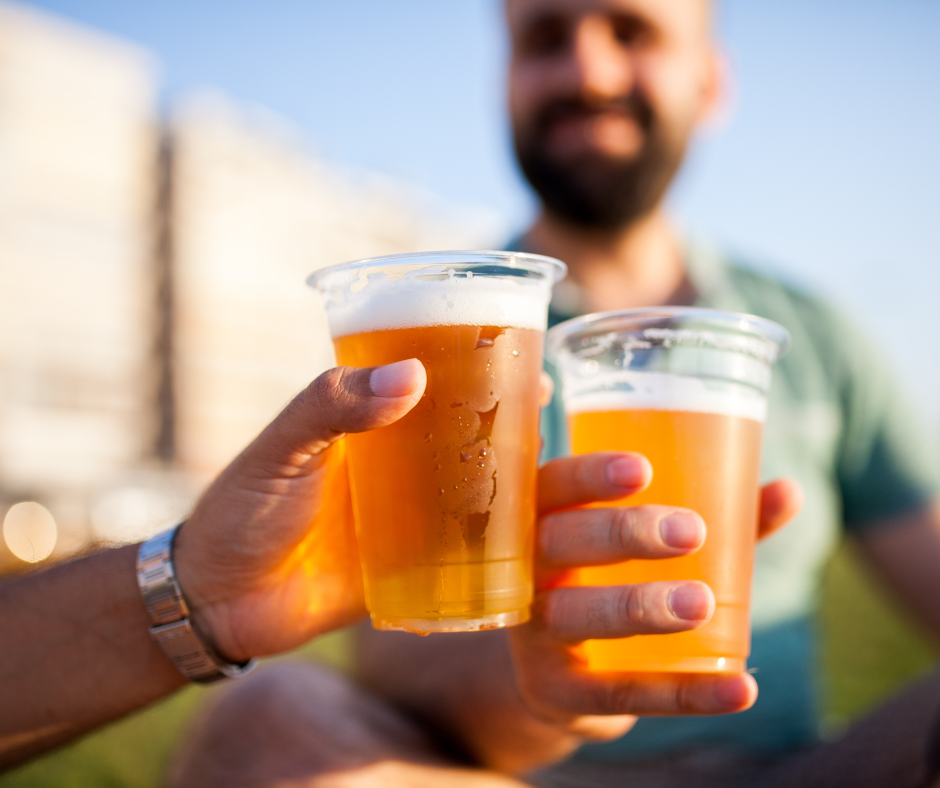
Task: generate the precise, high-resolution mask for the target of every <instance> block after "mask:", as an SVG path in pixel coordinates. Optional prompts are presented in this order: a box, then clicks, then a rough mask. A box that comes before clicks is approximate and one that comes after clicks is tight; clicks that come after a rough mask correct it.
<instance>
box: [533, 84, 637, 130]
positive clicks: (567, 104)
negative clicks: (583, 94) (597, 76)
mask: <svg viewBox="0 0 940 788" xmlns="http://www.w3.org/2000/svg"><path fill="white" fill-rule="evenodd" d="M602 113H610V114H617V115H627V116H629V117H631V118H633V119H634V120H635V121H636V122H637V124H638V125H639V126H640V128H641V129H642V130H643V131H649V130H650V128H651V127H652V125H653V121H654V119H655V115H654V113H653V109H652V107H650V105H649V103H648V102H647V101H646V100H645V99H644V98H643V97H641V96H639V95H637V94H634V93H631V94H629V95H627V96H622V97H617V98H613V99H605V100H597V101H592V100H587V99H583V98H580V97H576V96H570V97H566V98H560V99H555V100H554V101H551V102H549V103H547V104H545V106H543V107H542V108H541V109H540V110H539V111H538V112H537V113H536V115H535V117H534V119H533V120H534V122H533V128H534V130H535V131H536V133H538V134H544V133H545V132H546V131H547V130H548V129H549V127H550V126H552V125H553V124H554V123H556V122H557V121H559V120H567V119H568V118H578V117H584V116H586V115H599V114H602Z"/></svg>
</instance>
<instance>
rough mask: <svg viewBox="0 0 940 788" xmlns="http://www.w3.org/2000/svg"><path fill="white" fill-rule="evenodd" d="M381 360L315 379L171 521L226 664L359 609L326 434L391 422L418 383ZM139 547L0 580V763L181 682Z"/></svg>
mask: <svg viewBox="0 0 940 788" xmlns="http://www.w3.org/2000/svg"><path fill="white" fill-rule="evenodd" d="M380 370H381V371H379V370H376V371H373V370H372V369H362V370H353V369H345V370H343V369H337V370H331V371H329V372H327V373H324V374H323V375H321V376H320V377H319V378H317V380H315V381H314V382H313V383H312V384H311V385H310V386H309V387H308V388H307V389H306V390H305V391H304V392H302V393H301V394H300V395H298V396H297V397H296V398H295V399H294V400H293V402H291V404H290V405H289V406H288V407H287V408H286V409H285V410H284V411H283V412H282V413H281V414H280V415H279V416H278V417H277V418H276V419H275V420H274V421H273V422H272V423H271V424H270V425H269V426H268V427H267V428H266V429H265V430H264V431H263V432H262V433H261V434H260V435H259V436H258V438H256V439H255V441H254V442H252V444H251V445H250V446H249V447H248V448H246V449H245V451H244V452H242V454H241V455H239V456H238V457H237V458H236V459H235V460H234V461H233V462H232V464H231V465H229V467H228V468H226V469H225V470H224V471H223V472H222V473H221V474H220V476H219V477H218V479H216V480H215V482H213V484H212V485H211V486H210V487H209V489H208V490H207V491H206V492H205V493H204V495H203V496H202V497H201V499H200V501H199V503H198V504H197V505H196V508H195V510H194V511H193V513H192V515H191V516H190V517H189V518H188V519H187V521H186V523H185V524H184V525H183V527H182V528H181V529H180V531H179V533H178V536H177V540H176V545H175V548H174V558H175V565H176V570H177V576H178V578H179V582H180V585H181V587H182V589H183V593H184V595H185V596H186V599H187V602H188V603H189V607H190V610H191V619H192V622H193V624H194V626H195V627H196V629H197V631H198V632H199V633H200V634H201V636H202V637H203V638H204V639H205V640H206V641H208V642H209V643H211V644H212V645H213V647H214V648H215V650H216V651H217V652H218V653H220V654H221V655H222V656H223V657H224V658H226V659H228V660H230V661H233V662H242V661H245V660H247V659H248V658H250V657H257V656H264V655H266V654H273V653H277V652H280V651H285V650H287V649H290V648H293V647H295V646H298V645H300V644H302V643H304V642H306V641H307V640H309V639H310V638H312V637H315V636H316V635H318V634H320V633H322V632H325V631H328V630H329V629H332V628H335V627H337V626H342V625H345V624H348V623H351V622H352V621H355V620H356V619H357V618H360V617H361V616H362V615H364V614H365V609H364V607H363V601H362V589H361V578H360V575H359V563H358V555H357V553H356V549H355V540H354V537H353V535H352V531H351V527H352V526H351V520H350V518H349V517H348V495H347V490H346V487H345V485H344V484H342V482H343V480H344V479H345V473H344V472H341V467H342V466H341V462H342V448H341V446H342V444H339V445H335V446H334V444H335V443H336V441H337V440H338V439H339V438H340V437H342V435H343V434H344V433H345V432H359V431H364V430H367V429H374V428H376V427H380V426H383V425H385V424H388V423H391V422H392V421H395V420H396V419H398V418H400V417H401V416H403V415H404V414H405V413H407V412H408V411H409V410H410V409H411V408H412V407H413V406H414V404H415V403H416V402H417V401H418V399H419V398H420V397H421V395H422V393H423V391H424V386H425V382H426V378H425V373H424V368H423V367H422V366H421V365H420V363H418V362H417V361H414V360H411V361H405V362H399V363H398V364H393V365H389V366H388V367H384V368H380ZM373 372H375V374H373ZM136 549H137V546H134V545H132V546H127V547H121V548H117V549H112V550H105V551H102V552H100V553H98V554H95V555H90V556H87V557H85V558H81V559H79V560H76V561H73V562H70V563H67V564H63V565H60V566H56V567H53V568H51V569H49V570H47V571H44V572H38V573H34V574H29V575H24V576H22V577H18V578H15V579H12V580H7V581H6V582H4V583H3V584H0V627H2V629H0V632H2V634H0V644H2V649H0V769H3V768H5V767H9V766H12V765H14V764H16V763H19V762H21V761H23V760H25V759H27V758H29V757H32V756H34V755H36V754H38V753H40V752H43V751H44V750H47V749H49V748H51V747H54V746H57V745H59V744H62V743H64V742H67V741H69V740H71V739H73V738H75V737H76V736H79V735H81V734H82V733H84V732H86V731H89V730H91V729H92V728H95V727H98V726H100V725H102V724H104V723H106V722H109V721H111V720H114V719H116V718H118V717H120V716H122V715H124V714H127V713H129V712H131V711H133V710H134V709H137V708H139V707H141V706H143V705H146V704H147V703H150V702H153V701H155V700H157V699H158V698H160V697H162V696H164V695H166V694H168V693H170V692H172V691H173V690H175V689H176V688H178V687H180V686H181V685H183V684H184V683H185V680H184V679H183V678H182V677H181V676H180V674H179V673H177V672H176V670H175V668H174V667H173V666H172V664H171V663H170V662H169V661H168V660H167V659H166V657H164V655H163V653H162V652H161V651H160V649H159V648H158V647H157V646H156V644H155V643H154V642H153V641H152V640H151V638H150V634H149V631H148V630H149V626H150V622H149V620H148V617H147V614H146V611H145V609H144V607H143V603H142V601H141V598H140V593H139V591H138V589H137V584H136V575H135V556H136Z"/></svg>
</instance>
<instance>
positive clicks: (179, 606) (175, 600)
mask: <svg viewBox="0 0 940 788" xmlns="http://www.w3.org/2000/svg"><path fill="white" fill-rule="evenodd" d="M182 524H183V521H180V522H178V523H176V524H175V525H173V526H172V527H171V528H170V529H168V530H166V531H163V532H162V533H159V534H157V535H156V536H154V537H153V538H152V539H148V540H147V541H146V542H143V543H142V544H141V546H140V549H139V550H138V551H137V585H138V586H139V588H140V595H141V596H142V597H143V600H144V606H145V607H146V608H147V613H148V615H149V616H150V621H151V623H152V624H153V626H151V627H150V636H151V637H152V638H153V639H154V640H155V641H156V643H157V645H158V646H160V649H161V650H162V651H163V653H164V654H166V656H167V658H168V659H169V660H170V661H171V662H172V663H173V664H174V666H176V669H177V670H178V671H179V672H180V673H182V674H183V675H184V676H185V677H186V678H188V679H190V680H191V681H198V682H200V683H203V684H206V683H210V682H213V681H218V680H219V679H223V678H236V677H238V676H244V675H245V674H246V673H248V671H250V670H251V669H252V668H254V666H255V665H256V664H257V660H255V659H250V660H248V662H245V663H243V664H241V665H239V664H236V663H231V662H226V661H225V660H223V659H222V658H221V657H220V656H219V655H218V654H217V653H216V651H215V650H214V649H213V648H212V647H211V646H210V645H209V644H208V643H206V642H205V641H204V640H203V639H202V638H201V637H200V636H199V634H198V633H197V632H196V630H195V629H194V628H193V625H192V623H191V622H190V620H189V607H188V606H187V604H186V599H185V598H184V597H183V592H182V590H181V589H180V586H179V583H178V582H177V580H176V571H175V569H174V567H173V540H174V539H175V537H176V533H177V531H179V529H180V526H181V525H182Z"/></svg>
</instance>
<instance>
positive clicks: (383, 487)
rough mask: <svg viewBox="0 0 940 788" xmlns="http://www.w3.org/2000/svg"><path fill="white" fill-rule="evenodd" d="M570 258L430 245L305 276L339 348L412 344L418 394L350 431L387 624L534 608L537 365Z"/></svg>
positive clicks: (367, 555) (373, 603)
mask: <svg viewBox="0 0 940 788" xmlns="http://www.w3.org/2000/svg"><path fill="white" fill-rule="evenodd" d="M564 273H565V266H564V264H563V263H560V262H558V261H557V260H553V259H551V258H547V257H540V256H537V255H527V254H515V253H509V252H431V253H426V254H414V255H394V256H391V257H383V258H375V259H371V260H361V261H357V262H353V263H348V264H345V265H341V266H336V267H333V268H327V269H324V270H322V271H319V272H317V273H316V274H314V275H313V276H312V277H311V278H310V280H309V281H310V283H311V284H312V285H313V286H314V287H316V288H317V289H318V290H319V291H320V293H321V295H322V298H323V302H324V305H325V307H326V313H327V318H328V320H329V325H330V333H331V334H332V336H333V342H334V346H335V349H336V358H337V362H338V363H339V364H342V365H346V366H354V367H371V366H376V365H380V364H389V363H391V362H394V361H401V360H404V359H408V358H417V359H419V360H420V361H421V363H422V364H423V365H424V367H425V370H426V372H427V378H428V383H427V388H426V390H425V394H424V396H423V397H422V398H421V400H420V401H419V403H418V404H417V405H416V406H415V407H414V409H413V410H412V411H410V412H409V413H408V414H407V415H406V416H404V417H403V418H402V419H401V420H399V421H397V422H395V423H394V424H391V425H389V426H386V427H383V428H381V429H378V430H374V431H371V432H366V433H360V434H351V435H348V436H347V437H346V438H345V441H346V449H347V456H348V467H349V480H350V487H351V491H352V500H353V512H354V516H355V521H356V533H357V537H358V540H359V553H360V559H361V561H362V572H363V583H364V587H365V595H366V605H367V607H368V609H369V612H370V613H371V615H372V622H373V625H374V626H375V627H377V628H379V629H403V630H407V631H411V632H419V633H428V632H459V631H470V630H478V629H489V628H493V627H502V626H510V625H513V624H518V623H521V622H523V621H525V620H527V619H528V616H529V604H530V603H531V601H532V546H533V529H534V520H535V481H536V472H537V463H538V455H539V433H538V423H539V374H540V371H541V368H542V343H543V334H544V331H545V326H546V321H547V313H548V302H549V298H550V296H551V289H552V285H553V283H554V282H555V281H556V280H558V279H560V278H561V277H562V276H564Z"/></svg>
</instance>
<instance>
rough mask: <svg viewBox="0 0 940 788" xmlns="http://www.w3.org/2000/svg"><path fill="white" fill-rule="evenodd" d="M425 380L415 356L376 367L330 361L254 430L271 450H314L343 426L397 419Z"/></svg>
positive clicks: (350, 428)
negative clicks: (263, 425)
mask: <svg viewBox="0 0 940 788" xmlns="http://www.w3.org/2000/svg"><path fill="white" fill-rule="evenodd" d="M426 386H427V373H426V372H425V370H424V366H423V365H422V364H421V362H420V361H418V360H417V359H415V358H411V359H407V360H406V361H397V362H395V363H394V364H386V365H385V366H382V367H363V368H359V367H334V368H333V369H330V370H327V371H326V372H324V373H323V374H322V375H320V376H319V377H318V378H317V379H316V380H314V381H313V382H312V383H311V384H310V385H309V386H307V388H305V389H304V390H303V391H302V392H300V394H298V395H297V396H296V397H294V399H293V401H292V402H291V403H290V404H289V405H288V406H287V407H286V408H285V409H284V410H283V411H282V412H281V413H280V415H279V416H278V417H277V418H276V419H275V420H274V421H273V422H271V424H269V425H268V427H267V428H266V429H265V430H264V432H262V433H261V435H259V436H258V439H257V442H258V443H260V444H262V445H263V446H265V447H270V448H271V449H274V450H275V451H276V454H278V455H280V456H282V457H283V456H285V453H294V452H301V453H303V454H308V455H309V454H319V453H320V452H322V451H323V450H324V449H326V448H327V447H329V446H330V445H331V444H332V443H333V442H334V441H336V440H337V439H339V438H341V437H342V436H343V435H344V434H345V433H347V432H366V431H367V430H374V429H377V428H379V427H384V426H386V425H388V424H391V423H392V422H395V421H398V419H400V418H401V417H402V416H404V415H405V414H406V413H407V412H408V411H410V410H411V409H412V408H413V407H414V406H415V405H416V404H417V403H418V400H420V399H421V396H422V395H423V394H424V389H425V387H426Z"/></svg>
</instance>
